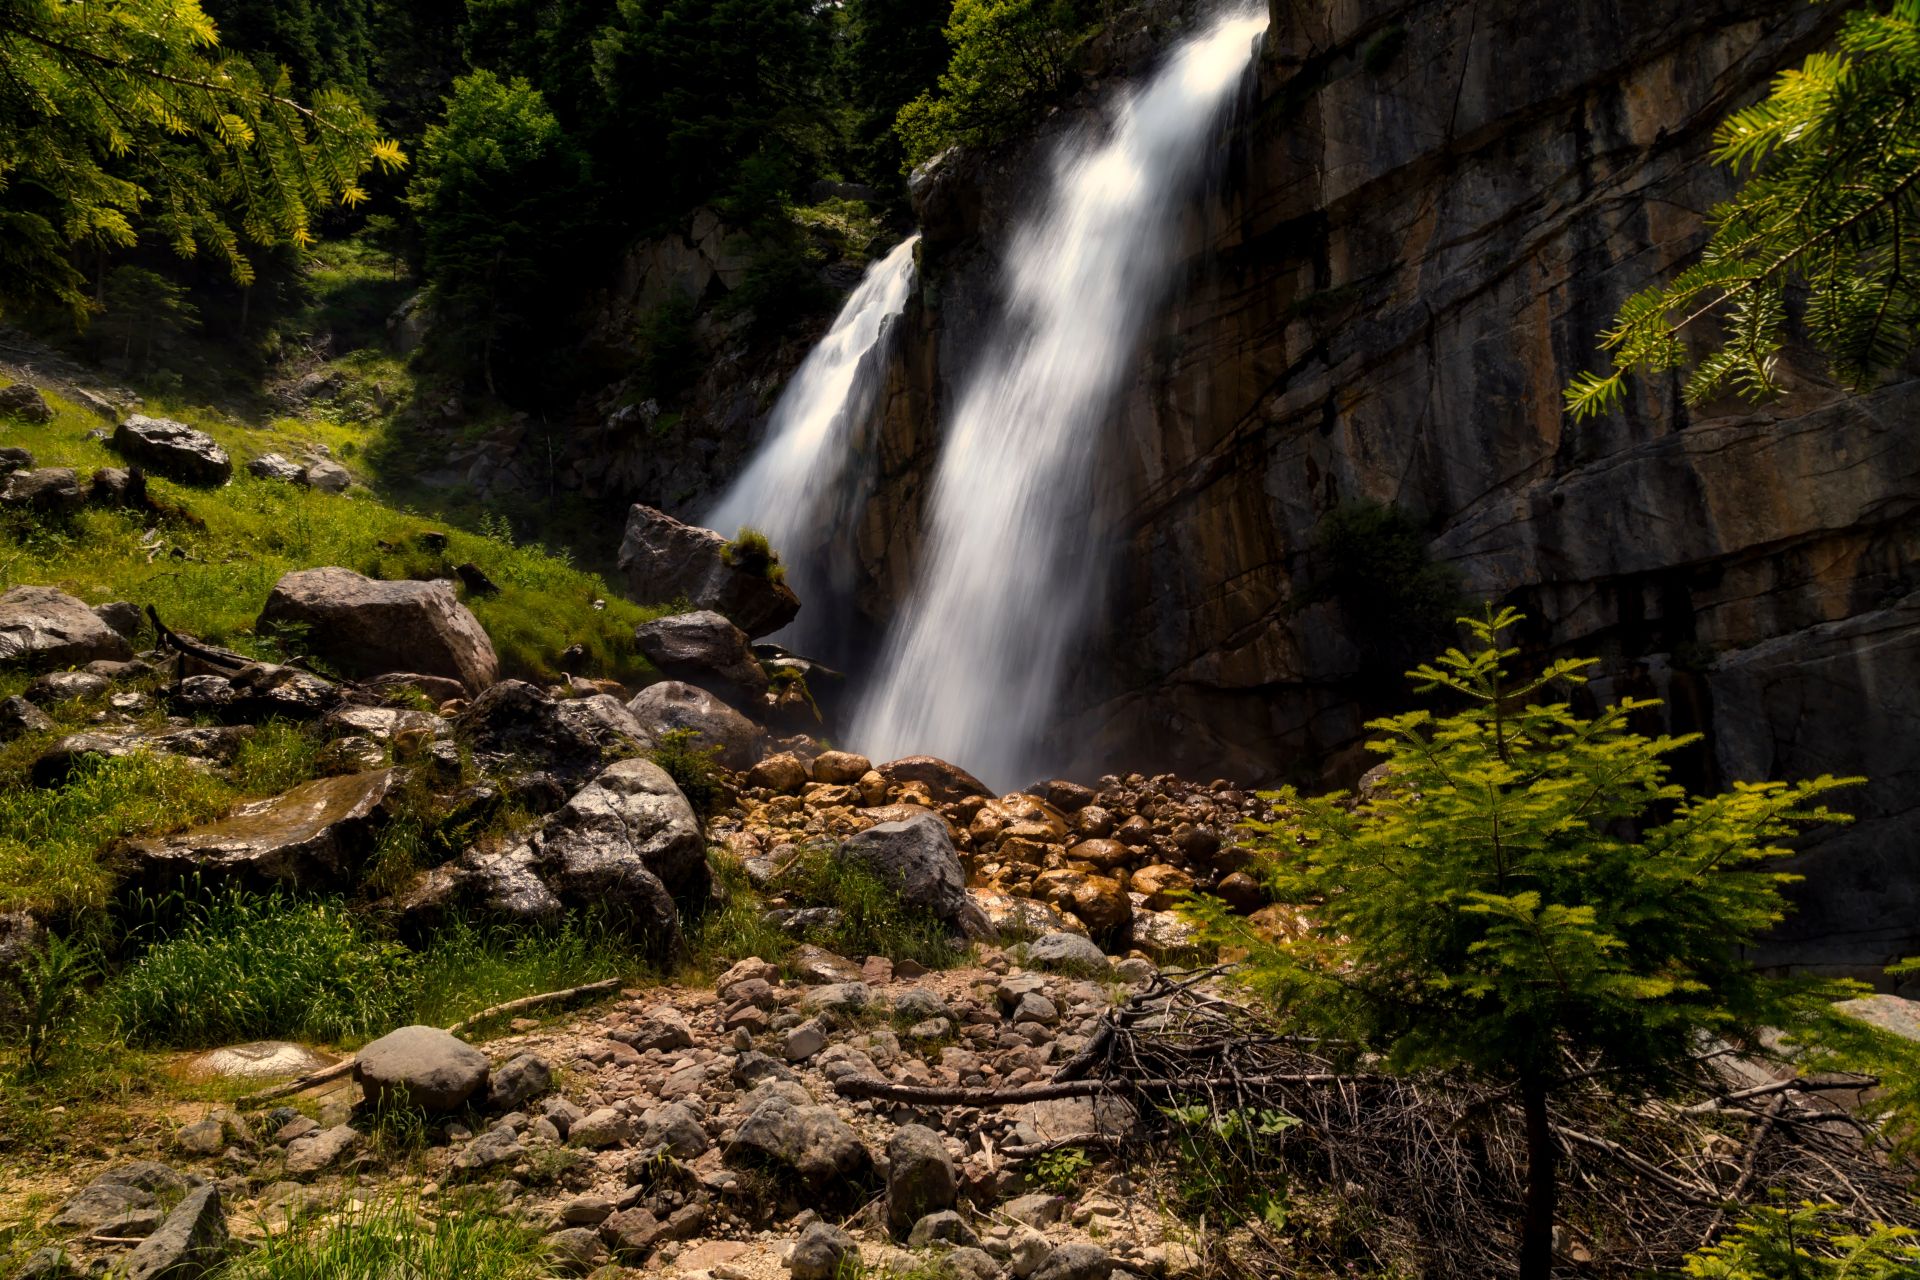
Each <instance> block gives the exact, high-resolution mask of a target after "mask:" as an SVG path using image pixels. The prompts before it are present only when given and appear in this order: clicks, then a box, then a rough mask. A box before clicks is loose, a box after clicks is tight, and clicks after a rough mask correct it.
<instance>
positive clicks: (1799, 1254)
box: [1686, 1204, 1920, 1280]
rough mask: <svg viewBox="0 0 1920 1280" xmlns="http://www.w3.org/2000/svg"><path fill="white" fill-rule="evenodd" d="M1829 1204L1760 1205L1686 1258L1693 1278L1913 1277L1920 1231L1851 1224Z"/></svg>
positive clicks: (1917, 1271)
mask: <svg viewBox="0 0 1920 1280" xmlns="http://www.w3.org/2000/svg"><path fill="white" fill-rule="evenodd" d="M1839 1216H1840V1209H1839V1206H1837V1205H1831V1204H1799V1205H1793V1206H1773V1207H1769V1206H1759V1207H1756V1208H1753V1209H1749V1210H1748V1211H1747V1213H1746V1214H1745V1216H1744V1217H1742V1218H1741V1220H1740V1221H1739V1222H1738V1223H1737V1224H1735V1226H1734V1228H1733V1230H1732V1231H1730V1232H1729V1233H1728V1234H1727V1235H1726V1236H1724V1237H1723V1238H1722V1239H1721V1240H1720V1241H1718V1242H1717V1243H1715V1244H1713V1245H1710V1246H1708V1247H1707V1248H1704V1249H1701V1250H1700V1251H1699V1252H1697V1253H1694V1254H1692V1255H1691V1256H1689V1257H1688V1258H1687V1260H1686V1274H1687V1275H1688V1276H1690V1277H1692V1278H1693V1280H1911V1278H1912V1277H1913V1276H1915V1275H1920V1232H1915V1231H1913V1230H1911V1229H1910V1228H1907V1227H1894V1226H1886V1225H1884V1224H1881V1223H1874V1224H1873V1225H1871V1226H1869V1227H1867V1228H1866V1229H1864V1230H1850V1229H1848V1228H1846V1227H1844V1226H1842V1225H1840V1224H1839V1223H1838V1222H1836V1221H1835V1219H1836V1218H1838V1217H1839Z"/></svg>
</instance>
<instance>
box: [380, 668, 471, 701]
mask: <svg viewBox="0 0 1920 1280" xmlns="http://www.w3.org/2000/svg"><path fill="white" fill-rule="evenodd" d="M361 683H362V684H363V685H365V686H366V688H368V689H369V690H371V691H373V692H375V693H379V694H384V695H392V694H400V693H405V692H406V691H407V690H413V691H415V692H418V693H421V694H424V695H425V696H426V697H427V699H428V701H430V702H433V703H435V704H440V703H445V702H451V701H453V700H454V699H455V698H464V697H466V696H467V687H466V686H465V685H463V684H461V683H460V682H459V681H458V680H454V679H451V678H450V677H447V676H430V675H425V674H423V673H421V672H418V671H389V672H387V673H386V674H385V675H378V676H373V677H372V678H370V679H367V680H364V681H362V682H361Z"/></svg>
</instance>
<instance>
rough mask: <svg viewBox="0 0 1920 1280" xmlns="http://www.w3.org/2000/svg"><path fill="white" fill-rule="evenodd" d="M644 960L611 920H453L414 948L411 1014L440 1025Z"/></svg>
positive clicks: (632, 974)
mask: <svg viewBox="0 0 1920 1280" xmlns="http://www.w3.org/2000/svg"><path fill="white" fill-rule="evenodd" d="M647 972H648V970H647V963H646V960H645V958H644V957H643V956H642V955H641V953H640V951H639V949H638V948H636V947H635V946H634V944H633V942H632V941H631V940H630V939H629V938H628V937H627V935H626V933H625V931H623V930H622V929H620V928H619V925H618V922H617V921H612V920H608V919H606V918H603V917H600V916H586V917H582V918H567V919H563V920H561V921H559V922H557V923H554V924H551V925H541V926H535V927H532V928H525V927H513V926H499V927H492V928H489V927H485V926H478V925H474V924H470V923H468V922H466V921H464V920H461V921H456V922H454V923H453V924H450V925H448V926H447V927H446V928H444V929H442V930H440V931H439V932H437V933H435V934H433V935H432V936H431V937H429V938H428V939H427V940H426V941H425V943H424V944H423V945H422V946H421V948H420V951H419V955H418V959H417V961H416V963H415V967H414V971H413V996H412V1005H411V1010H412V1012H411V1019H412V1021H414V1022H422V1023H427V1024H429V1025H431V1026H436V1027H445V1026H451V1025H452V1024H453V1023H455V1022H458V1021H460V1020H462V1019H463V1018H468V1017H471V1016H472V1015H473V1014H475V1013H478V1012H479V1011H480V1010H482V1009H485V1008H487V1007H489V1006H491V1005H496V1004H500V1003H503V1002H505V1001H508V1000H514V999H518V998H519V997H521V996H531V995H538V994H540V993H541V992H545V991H560V990H564V989H565V988H567V987H576V986H581V985H583V984H585V983H588V982H597V981H599V980H601V979H602V978H626V979H637V978H643V977H645V976H646V974H647Z"/></svg>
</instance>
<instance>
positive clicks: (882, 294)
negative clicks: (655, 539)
mask: <svg viewBox="0 0 1920 1280" xmlns="http://www.w3.org/2000/svg"><path fill="white" fill-rule="evenodd" d="M919 242H920V237H919V236H910V237H908V238H907V239H905V240H903V241H901V242H900V244H899V245H898V246H897V247H896V248H895V249H894V250H893V252H891V253H889V254H888V255H887V256H886V257H885V258H882V259H881V260H880V261H879V262H876V263H874V264H873V265H872V266H871V267H869V268H867V274H866V278H865V279H863V280H861V282H860V287H859V288H858V289H855V290H854V291H853V294H852V295H851V296H850V297H849V298H848V299H847V302H846V305H845V306H843V307H841V309H840V314H839V315H838V316H836V317H834V321H833V327H832V328H831V329H829V330H828V331H827V336H826V337H824V338H822V339H821V340H820V342H819V343H818V344H817V345H816V346H815V347H814V348H813V350H812V351H810V352H808V353H807V358H806V360H805V361H803V362H802V363H801V365H800V368H799V370H798V371H797V372H796V373H795V374H794V376H793V381H791V382H789V383H788V384H787V386H786V389H785V390H784V391H782V392H781V394H780V402H779V403H778V404H776V405H775V406H774V409H773V415H772V417H771V418H770V419H768V422H767V436H766V439H765V441H763V442H762V443H761V446H760V449H759V451H758V453H756V454H755V455H754V459H753V461H752V462H751V463H749V464H748V466H747V468H746V470H745V471H742V472H741V473H740V476H739V478H738V479H736V480H735V481H734V482H733V484H732V486H731V487H730V488H728V490H727V492H726V493H725V495H723V496H722V497H721V499H720V501H719V502H718V503H717V504H715V506H714V507H713V509H712V510H711V511H710V512H708V513H707V516H706V519H705V521H704V523H705V524H706V526H707V527H708V528H710V529H718V530H720V531H721V532H722V533H725V534H727V535H729V536H731V535H732V534H733V533H734V531H735V530H737V529H739V528H740V527H741V526H743V525H750V526H752V527H753V528H755V529H758V530H760V531H761V532H762V533H764V534H766V535H767V538H768V540H769V541H770V542H772V544H773V547H774V550H776V551H778V552H779V553H780V556H781V560H782V561H783V562H784V563H785V565H786V567H787V576H788V580H789V581H790V582H791V583H792V585H793V588H794V590H795V591H796V592H798V593H799V596H800V599H801V600H802V601H804V602H806V603H807V604H810V605H814V606H815V607H814V609H813V610H812V613H811V615H810V614H809V613H808V612H807V611H805V610H803V611H802V613H801V615H800V618H799V619H798V620H797V621H796V622H795V623H794V625H793V627H790V628H788V629H787V630H786V631H783V632H782V633H781V636H782V638H783V639H786V640H788V641H790V642H795V643H804V642H805V640H806V638H807V637H808V636H810V635H812V634H814V633H815V632H816V631H818V630H819V628H818V627H817V626H815V625H813V622H814V620H816V619H817V620H819V621H823V622H829V623H830V622H831V621H832V619H820V618H819V615H820V614H821V613H822V612H823V611H822V609H821V608H820V607H819V606H820V605H821V604H822V603H824V602H825V601H826V600H827V599H831V598H837V597H839V596H842V595H844V594H845V593H846V590H847V588H848V586H849V585H850V584H849V582H848V581H846V579H847V578H848V577H849V576H850V575H851V573H852V565H851V564H850V563H849V559H850V557H849V556H848V554H847V553H846V552H845V551H844V549H842V550H841V552H840V554H834V551H833V548H834V543H835V540H836V538H838V537H839V536H840V535H843V534H845V533H846V532H847V530H848V529H849V528H850V526H851V524H852V516H853V514H854V513H853V512H852V511H851V510H850V507H851V505H852V502H853V492H852V486H851V485H850V484H849V483H848V482H849V481H850V480H851V479H853V478H854V476H853V474H852V469H851V466H850V463H851V460H852V458H853V457H854V455H855V453H856V452H857V451H858V449H859V447H860V445H861V443H862V442H861V441H859V440H858V439H857V438H856V437H857V436H858V433H859V431H860V429H861V428H862V427H863V426H864V425H866V424H867V423H868V421H869V420H870V419H871V417H872V414H873V408H874V401H875V397H876V395H877V394H878V392H879V389H880V373H881V370H882V368H883V367H884V365H885V360H886V354H887V340H888V338H889V336H890V335H891V333H892V330H893V327H894V325H893V322H894V321H895V320H896V319H898V318H899V316H900V312H901V310H902V309H903V308H904V307H905V306H906V302H907V294H908V293H909V292H910V291H911V290H912V288H913V250H914V246H915V245H917V244H919ZM836 569H837V570H838V571H839V572H838V574H836V572H835V571H836ZM796 629H800V630H801V633H802V634H801V635H799V636H796V635H794V634H793V633H794V631H795V630H796Z"/></svg>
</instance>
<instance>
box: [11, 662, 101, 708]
mask: <svg viewBox="0 0 1920 1280" xmlns="http://www.w3.org/2000/svg"><path fill="white" fill-rule="evenodd" d="M112 688H113V681H111V680H108V679H107V678H105V677H104V676H96V675H93V674H91V673H89V672H86V671H49V672H47V673H46V674H45V675H39V676H35V677H34V678H33V679H31V680H29V681H28V682H27V687H26V688H25V689H22V690H21V691H20V696H21V697H23V698H25V699H26V700H27V701H28V702H32V703H36V704H38V705H40V706H43V707H50V706H52V705H53V704H54V703H56V702H69V701H72V700H73V699H75V698H101V697H105V696H106V694H107V691H108V690H110V689H112Z"/></svg>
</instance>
